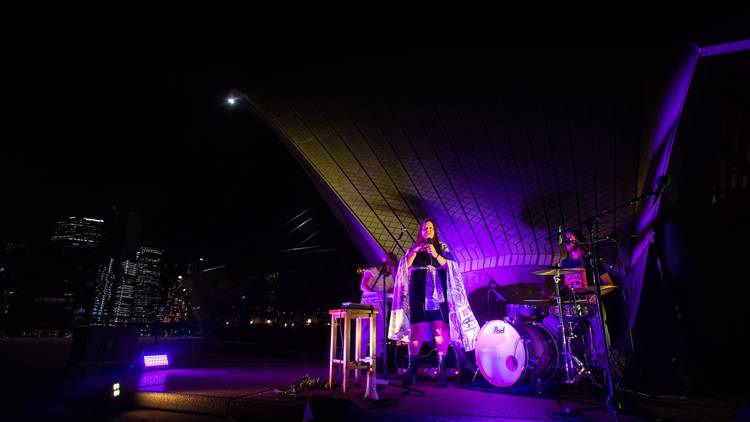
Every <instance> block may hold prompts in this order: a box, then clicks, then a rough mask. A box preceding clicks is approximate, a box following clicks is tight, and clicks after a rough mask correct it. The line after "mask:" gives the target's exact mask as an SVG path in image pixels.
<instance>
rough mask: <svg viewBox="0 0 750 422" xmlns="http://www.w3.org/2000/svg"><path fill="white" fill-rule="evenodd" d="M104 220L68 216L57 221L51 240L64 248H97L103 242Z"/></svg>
mask: <svg viewBox="0 0 750 422" xmlns="http://www.w3.org/2000/svg"><path fill="white" fill-rule="evenodd" d="M103 227H104V220H99V219H96V218H88V217H68V218H67V219H63V220H59V221H57V223H55V231H54V232H53V234H52V236H51V237H50V240H51V241H52V243H53V244H56V245H58V246H62V247H64V248H73V249H97V248H98V247H99V245H101V243H102V230H103Z"/></svg>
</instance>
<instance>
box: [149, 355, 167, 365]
mask: <svg viewBox="0 0 750 422" xmlns="http://www.w3.org/2000/svg"><path fill="white" fill-rule="evenodd" d="M168 365H169V358H168V357H167V355H145V356H143V366H144V367H146V368H151V367H154V366H168Z"/></svg>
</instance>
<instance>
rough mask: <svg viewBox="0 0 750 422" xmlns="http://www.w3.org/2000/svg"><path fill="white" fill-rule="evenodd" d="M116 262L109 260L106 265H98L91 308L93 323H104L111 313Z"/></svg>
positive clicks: (112, 259) (115, 278) (115, 279)
mask: <svg viewBox="0 0 750 422" xmlns="http://www.w3.org/2000/svg"><path fill="white" fill-rule="evenodd" d="M117 264H118V261H117V260H116V259H115V258H110V260H109V263H108V264H104V265H100V266H99V271H98V272H97V275H96V293H95V295H94V303H93V304H92V306H91V319H92V321H93V322H95V323H100V324H103V323H106V322H108V321H109V317H110V314H111V312H112V293H113V292H114V289H115V288H116V287H117V286H116V284H115V283H116V281H117V273H118V271H117V270H118V268H117Z"/></svg>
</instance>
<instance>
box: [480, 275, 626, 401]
mask: <svg viewBox="0 0 750 422" xmlns="http://www.w3.org/2000/svg"><path fill="white" fill-rule="evenodd" d="M581 271H585V269H584V268H558V267H554V268H549V269H544V270H541V271H535V272H534V274H536V275H542V276H552V277H553V279H554V287H555V288H554V294H553V296H551V297H549V298H547V299H527V300H524V301H523V302H524V303H522V304H508V305H506V309H507V315H506V316H505V318H504V319H502V320H492V321H488V322H487V323H485V324H484V326H482V328H481V330H480V331H479V335H478V337H477V342H476V346H475V356H476V363H477V372H481V374H482V376H483V377H484V378H485V379H486V380H487V381H488V382H489V383H491V384H493V385H495V386H497V387H515V386H524V387H529V388H531V389H533V390H534V391H535V392H537V393H541V392H542V388H543V387H545V386H547V385H549V384H550V382H552V381H554V380H556V379H557V380H560V382H562V383H563V384H569V385H570V384H578V383H579V382H580V381H581V380H582V379H583V378H584V377H585V378H587V379H589V380H590V381H591V382H592V383H593V384H595V385H597V386H598V387H601V388H603V387H602V384H601V383H600V382H599V381H598V380H597V377H595V376H594V375H593V373H592V369H594V367H596V366H601V363H598V362H597V359H596V351H595V350H594V346H593V344H594V341H593V340H594V332H593V330H592V326H591V324H590V323H589V321H588V318H590V317H597V318H598V312H597V309H598V308H597V307H596V306H595V303H593V304H592V303H591V302H592V301H593V298H595V297H596V296H594V295H593V294H594V293H595V291H594V289H593V288H591V287H584V288H564V287H561V286H560V279H561V276H562V275H565V274H574V273H580V272H581ZM616 288H617V287H616V286H613V285H605V286H600V293H601V295H606V294H609V293H611V292H612V291H614V289H616ZM600 369H601V368H600ZM476 375H477V373H475V374H474V377H475V378H476Z"/></svg>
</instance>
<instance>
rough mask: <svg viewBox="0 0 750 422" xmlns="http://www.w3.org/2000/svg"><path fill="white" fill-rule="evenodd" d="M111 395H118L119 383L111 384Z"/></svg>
mask: <svg viewBox="0 0 750 422" xmlns="http://www.w3.org/2000/svg"><path fill="white" fill-rule="evenodd" d="M112 397H120V383H119V382H116V383H114V384H112Z"/></svg>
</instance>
